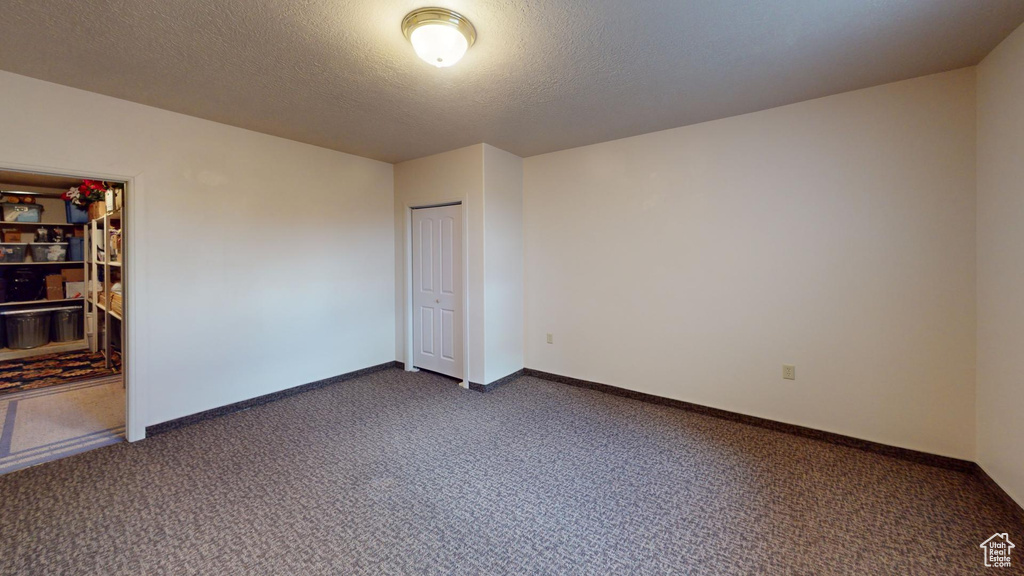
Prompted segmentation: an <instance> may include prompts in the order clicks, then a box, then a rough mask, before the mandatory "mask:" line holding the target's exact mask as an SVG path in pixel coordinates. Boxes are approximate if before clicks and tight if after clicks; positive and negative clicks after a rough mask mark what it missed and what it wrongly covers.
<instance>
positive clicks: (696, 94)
mask: <svg viewBox="0 0 1024 576" xmlns="http://www.w3.org/2000/svg"><path fill="white" fill-rule="evenodd" d="M425 5H442V6H445V7H448V8H452V9H454V10H457V11H459V12H462V13H463V14H465V15H466V16H468V17H469V18H470V20H471V21H472V22H473V23H474V25H475V26H476V28H477V32H478V34H479V37H478V40H477V43H476V45H475V46H473V48H471V49H470V51H469V52H468V53H467V54H466V57H465V58H464V59H463V60H462V61H461V62H460V63H459V64H458V65H456V66H454V67H452V68H445V69H435V68H432V67H430V66H428V65H427V64H425V63H424V62H422V61H421V60H419V59H418V58H417V57H416V55H415V54H414V53H413V50H412V47H411V46H409V44H408V43H407V41H406V40H405V38H404V37H403V36H402V32H401V30H400V24H401V21H402V17H403V16H404V15H405V14H406V13H407V12H409V11H411V10H413V9H414V8H418V7H421V6H425ZM1022 21H1024V0H777V1H770V0H764V1H752V0H647V1H623V0H505V1H498V0H490V1H483V0H475V1H474V0H445V1H442V2H437V3H435V2H433V0H427V1H426V2H424V1H412V0H405V1H402V0H76V1H74V2H69V1H68V0H0V69H5V70H9V71H11V72H15V73H18V74H24V75H27V76H32V77H35V78H41V79H43V80H49V81H52V82H57V83H60V84H66V85H68V86H74V87H77V88H83V89H85V90H90V91H93V92H99V93H102V94H108V95H111V96H116V97H118V98H124V99H127V100H132V101H136V102H141V103H144V104H149V105H152V106H156V107H159V108H165V109H168V110H174V111H177V112H182V113H185V114H190V115H193V116H198V117H201V118H207V119H210V120H216V121H218V122H223V123H226V124H232V125H235V126H241V127H244V128H249V129H252V130H257V131H260V132H266V133H268V134H275V135H278V136H283V137H285V138H290V139H293V140H299V141H302V142H308V143H311V144H316V145H319V146H324V147H327V148H333V149H335V150H341V151H343V152H350V153H352V154H358V155H360V156H367V157H370V158H377V159H380V160H385V161H389V162H395V161H401V160H407V159H410V158H416V157H419V156H425V155H428V154H432V153H435V152H441V151H445V150H451V149H453V148H458V147H461V146H465V145H469V144H475V143H478V142H487V143H489V144H493V145H495V146H497V147H499V148H503V149H505V150H508V151H510V152H513V153H515V154H518V155H520V156H532V155H534V154H540V153H544V152H550V151H554V150H560V149H564V148H570V147H574V146H581V145H584V144H591V143H594V142H601V141H606V140H611V139H615V138H621V137H625V136H631V135H635V134H642V133H645V132H652V131H655V130H661V129H665V128H671V127H675V126H683V125H687V124H693V123H696V122H702V121H706V120H711V119H715V118H723V117H726V116H732V115H736V114H742V113H746V112H752V111H755V110H762V109H765V108H771V107H774V106H779V105H783V104H789V103H792V102H799V101H801V100H807V99H810V98H816V97H820V96H825V95H828V94H835V93H839V92H844V91H848V90H853V89H857V88H863V87H867V86H873V85H877V84H883V83H886V82H892V81H896V80H901V79H906V78H912V77H915V76H921V75H925V74H930V73H935V72H941V71H946V70H952V69H955V68H961V67H964V66H970V65H973V64H976V63H978V62H979V61H980V60H981V59H982V58H983V57H984V56H985V54H987V53H988V51H989V50H991V49H992V48H993V47H995V46H996V44H998V43H999V41H1000V40H1002V39H1003V38H1005V37H1006V36H1007V35H1008V34H1009V33H1010V32H1011V31H1012V30H1013V29H1014V28H1016V27H1017V26H1018V25H1020V24H1021V22H1022Z"/></svg>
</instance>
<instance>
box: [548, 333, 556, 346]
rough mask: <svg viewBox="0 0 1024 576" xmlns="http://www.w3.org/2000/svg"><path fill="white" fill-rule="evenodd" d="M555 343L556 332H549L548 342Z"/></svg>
mask: <svg viewBox="0 0 1024 576" xmlns="http://www.w3.org/2000/svg"><path fill="white" fill-rule="evenodd" d="M554 343H555V336H554V334H548V344H554Z"/></svg>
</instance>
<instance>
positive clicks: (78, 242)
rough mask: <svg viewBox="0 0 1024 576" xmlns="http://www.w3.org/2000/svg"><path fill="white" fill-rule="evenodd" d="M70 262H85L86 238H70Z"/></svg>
mask: <svg viewBox="0 0 1024 576" xmlns="http://www.w3.org/2000/svg"><path fill="white" fill-rule="evenodd" d="M68 260H70V261H71V262H81V261H82V260H85V238H76V237H72V238H68Z"/></svg>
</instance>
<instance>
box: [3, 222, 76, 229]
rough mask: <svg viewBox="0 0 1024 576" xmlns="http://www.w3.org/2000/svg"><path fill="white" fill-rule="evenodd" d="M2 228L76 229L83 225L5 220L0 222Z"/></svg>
mask: <svg viewBox="0 0 1024 576" xmlns="http://www.w3.org/2000/svg"><path fill="white" fill-rule="evenodd" d="M3 226H35V227H36V228H39V227H40V226H43V227H45V226H60V227H61V228H78V227H79V226H85V224H70V223H68V222H8V221H6V220H3V221H0V227H3Z"/></svg>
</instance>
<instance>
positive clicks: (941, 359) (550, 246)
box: [524, 69, 975, 459]
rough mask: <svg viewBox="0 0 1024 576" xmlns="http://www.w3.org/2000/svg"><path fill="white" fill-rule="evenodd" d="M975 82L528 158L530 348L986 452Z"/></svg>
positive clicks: (905, 88) (756, 409) (733, 399)
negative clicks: (550, 340) (785, 372)
mask: <svg viewBox="0 0 1024 576" xmlns="http://www.w3.org/2000/svg"><path fill="white" fill-rule="evenodd" d="M974 82H975V78H974V70H973V69H966V70H959V71H954V72H949V73H945V74H940V75H935V76H929V77H924V78H919V79H914V80H910V81H905V82H899V83H895V84H890V85H885V86H879V87H875V88H870V89H866V90H860V91H856V92H850V93H846V94H840V95H837V96H831V97H828V98H822V99H819V100H813V101H808V102H803V103H799V104H794V105H791V106H785V107H782V108H777V109H773V110H768V111H764V112H758V113H754V114H749V115H745V116H739V117H735V118H728V119H725V120H720V121H715V122H709V123H705V124H700V125H695V126H689V127H684V128H678V129H674V130H667V131H664V132H658V133H653V134H647V135H643V136H638V137H635V138H628V139H624V140H618V141H614V142H606V143H602V144H597V145H593V146H587V147H583V148H577V149H573V150H566V151H562V152H556V153H552V154H546V155H541V156H535V157H531V158H527V159H526V160H525V166H524V171H525V176H524V237H525V262H526V271H525V296H526V299H525V312H526V325H525V341H526V350H525V354H526V365H527V366H528V367H530V368H535V369H539V370H544V371H548V372H554V373H557V374H563V375H567V376H573V377H577V378H583V379H587V380H592V381H597V382H602V383H606V384H611V385H615V386H621V387H625V388H631V389H635V390H640V391H643V392H647V393H651V394H656V395H659V396H665V397H669V398H676V399H681V400H686V401H690V402H696V403H698V404H703V405H707V406H713V407H717V408H723V409H726V410H732V411H736V412H741V413H745V414H751V415H755V416H760V417H764V418H770V419H773V420H779V421H783V422H790V423H794V424H800V425H803V426H809V427H812V428H817V429H821V430H828V431H832V432H837V433H841V434H847V435H851V436H855V437H859V438H864V439H868V440H873V441H877V442H883V443H886V444H892V445H896V446H903V447H907V448H913V449H918V450H924V451H927V452H933V453H937V454H943V455H948V456H954V457H961V458H968V459H970V458H973V456H974V379H975V280H974V278H975V205H974V189H975V171H974V146H975V120H974V116H975V94H974V87H975V83H974ZM546 333H552V334H553V335H554V344H550V345H549V344H546V343H545V334H546ZM784 363H786V364H789V363H791V364H795V365H796V366H797V379H796V380H795V381H787V380H782V379H781V370H782V364H784Z"/></svg>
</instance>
